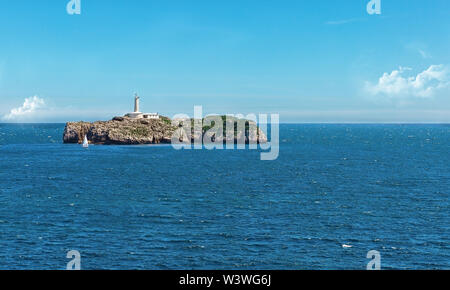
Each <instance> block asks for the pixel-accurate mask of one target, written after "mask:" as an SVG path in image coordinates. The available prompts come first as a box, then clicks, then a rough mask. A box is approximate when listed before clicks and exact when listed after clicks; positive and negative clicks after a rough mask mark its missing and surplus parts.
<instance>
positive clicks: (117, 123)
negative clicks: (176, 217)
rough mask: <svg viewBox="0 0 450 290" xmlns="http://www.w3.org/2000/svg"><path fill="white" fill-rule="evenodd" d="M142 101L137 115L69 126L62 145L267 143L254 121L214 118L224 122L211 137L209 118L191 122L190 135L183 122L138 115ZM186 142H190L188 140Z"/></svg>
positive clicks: (153, 115) (136, 100)
mask: <svg viewBox="0 0 450 290" xmlns="http://www.w3.org/2000/svg"><path fill="white" fill-rule="evenodd" d="M139 100H140V97H139V96H137V95H136V96H135V100H134V101H135V106H134V107H135V108H134V112H132V113H128V114H126V115H124V116H121V117H114V118H113V119H112V120H109V121H97V122H92V123H91V122H83V121H80V122H68V123H67V124H66V127H65V129H64V136H63V142H64V143H65V144H74V143H75V144H81V143H83V139H84V137H85V136H86V137H87V139H88V141H89V143H90V144H97V145H141V144H171V143H172V138H174V136H175V138H176V140H177V141H178V140H179V141H180V142H185V143H186V142H192V143H194V141H195V140H199V139H200V140H203V137H205V136H207V137H208V138H209V139H208V140H212V142H220V141H223V143H227V142H234V143H235V144H236V143H238V142H239V143H241V142H242V143H243V142H245V143H246V144H258V143H267V136H266V135H265V134H264V132H263V131H262V130H261V129H260V128H259V127H258V126H257V125H256V123H255V122H254V121H249V120H243V119H238V118H235V117H230V116H215V117H214V120H218V119H219V120H222V122H223V124H222V125H223V126H222V127H223V133H222V134H217V135H216V134H215V133H211V128H212V127H214V125H215V121H211V120H208V117H206V119H205V118H204V119H202V120H194V119H190V120H189V122H190V124H189V125H190V126H188V127H187V128H189V129H190V130H191V132H190V134H187V132H186V127H183V126H182V125H183V121H180V120H177V122H173V121H172V120H171V119H170V118H168V117H165V116H160V115H159V114H158V113H141V112H140V111H139ZM218 117H219V118H218ZM184 121H186V120H184ZM197 121H201V124H202V125H201V128H202V129H201V136H199V135H200V134H199V133H197V132H195V131H194V123H195V122H197ZM204 124H209V125H204ZM238 124H240V126H239V125H238ZM242 124H245V126H242ZM227 128H228V130H227ZM230 128H232V129H231V130H232V131H233V133H234V134H227V131H230ZM219 135H220V136H219ZM228 135H229V136H228ZM187 136H190V137H187ZM187 138H188V139H190V140H186V139H187Z"/></svg>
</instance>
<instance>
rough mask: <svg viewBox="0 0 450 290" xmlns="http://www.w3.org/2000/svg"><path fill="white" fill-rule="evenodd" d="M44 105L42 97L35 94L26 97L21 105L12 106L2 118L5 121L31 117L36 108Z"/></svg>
mask: <svg viewBox="0 0 450 290" xmlns="http://www.w3.org/2000/svg"><path fill="white" fill-rule="evenodd" d="M44 106H45V101H44V99H41V98H39V97H37V96H34V97H31V98H26V99H25V101H24V103H23V105H22V106H21V107H18V108H14V109H12V110H11V112H10V113H9V114H7V115H5V116H3V120H6V121H18V120H23V119H27V118H30V117H32V116H33V115H34V114H35V113H36V111H37V110H38V109H41V108H43V107H44Z"/></svg>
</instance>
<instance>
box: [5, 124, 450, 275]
mask: <svg viewBox="0 0 450 290" xmlns="http://www.w3.org/2000/svg"><path fill="white" fill-rule="evenodd" d="M63 131H64V124H0V269H55V270H63V269H66V267H67V264H68V263H69V262H70V261H71V258H70V257H69V258H68V256H67V253H68V252H69V251H78V253H79V254H80V257H81V259H80V265H81V268H82V269H86V270H88V269H147V270H159V269H162V270H164V269H175V270H177V269H198V270H211V269H226V270H237V269H239V270H241V269H242V270H251V269H270V270H274V269H285V270H288V269H291V270H310V269H313V270H315V269H317V270H319V269H356V270H365V269H366V268H367V265H368V263H369V262H371V261H372V260H373V259H372V258H373V256H371V255H370V254H369V255H368V253H369V252H370V251H377V252H378V253H379V257H380V260H379V262H380V266H381V269H450V170H449V164H450V150H449V149H450V126H449V125H413V124H411V125H391V124H387V125H371V124H369V125H364V124H281V125H280V153H279V157H278V159H276V160H274V161H261V158H260V154H261V150H206V149H204V150H175V149H174V148H172V146H170V145H147V146H90V147H89V149H84V148H82V146H81V145H77V144H70V145H69V144H63V143H62V136H63ZM372 253H373V252H372Z"/></svg>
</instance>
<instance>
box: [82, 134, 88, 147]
mask: <svg viewBox="0 0 450 290" xmlns="http://www.w3.org/2000/svg"><path fill="white" fill-rule="evenodd" d="M83 147H84V148H88V147H89V142H88V139H87V136H86V135H85V136H84V141H83Z"/></svg>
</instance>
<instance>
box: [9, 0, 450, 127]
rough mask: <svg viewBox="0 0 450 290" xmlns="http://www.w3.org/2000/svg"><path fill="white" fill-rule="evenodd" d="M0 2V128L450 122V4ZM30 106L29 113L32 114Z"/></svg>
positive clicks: (432, 0)
mask: <svg viewBox="0 0 450 290" xmlns="http://www.w3.org/2000/svg"><path fill="white" fill-rule="evenodd" d="M68 2H69V1H68V0H57V1H55V0H46V1H45V0H35V1H31V0H29V1H26V0H23V1H6V0H0V118H1V121H2V122H65V121H71V120H80V119H84V120H97V119H106V118H110V117H112V116H114V115H120V114H123V113H126V112H128V111H131V110H132V109H133V103H132V102H133V93H134V92H135V91H136V92H138V93H139V94H140V95H141V96H142V99H141V108H142V110H143V111H146V112H154V111H158V112H160V113H161V114H164V115H167V116H173V115H174V114H177V113H187V114H189V115H192V114H193V106H194V105H202V106H203V108H204V112H205V113H235V114H237V113H243V114H247V113H279V114H280V119H281V121H282V122H450V77H449V72H448V70H449V68H450V56H449V51H450V1H448V0H428V1H425V0H409V1H407V0H381V4H382V11H381V12H382V13H381V15H369V14H368V13H367V11H366V5H367V3H368V2H369V0H345V1H334V0H333V1H331V0H329V1H326V0H321V1H312V0H310V1H303V0H292V1H288V0H280V1H274V0H270V1H263V0H227V1H219V0H214V1H211V0H208V1H206V0H205V1H203V0H183V1H174V0H167V1H159V0H158V1H150V0H145V1H144V0H142V1H138V0H126V1H125V0H114V1H106V0H81V15H69V14H67V12H66V4H67V3H68ZM26 99H27V101H26Z"/></svg>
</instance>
